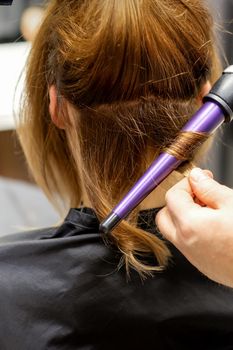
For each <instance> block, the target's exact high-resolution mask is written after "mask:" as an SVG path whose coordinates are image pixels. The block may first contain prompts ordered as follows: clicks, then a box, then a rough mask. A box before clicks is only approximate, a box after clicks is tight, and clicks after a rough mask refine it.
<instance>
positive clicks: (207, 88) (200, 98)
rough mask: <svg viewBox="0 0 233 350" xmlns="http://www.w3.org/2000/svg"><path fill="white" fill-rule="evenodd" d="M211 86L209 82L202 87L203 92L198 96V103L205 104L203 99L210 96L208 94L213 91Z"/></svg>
mask: <svg viewBox="0 0 233 350" xmlns="http://www.w3.org/2000/svg"><path fill="white" fill-rule="evenodd" d="M211 87H212V86H211V84H210V81H209V80H207V82H206V83H205V84H204V85H203V86H202V89H201V92H200V94H199V95H198V97H197V101H198V103H200V104H202V103H203V97H204V96H206V95H208V93H209V92H210V90H211Z"/></svg>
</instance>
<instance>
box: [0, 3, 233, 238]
mask: <svg viewBox="0 0 233 350" xmlns="http://www.w3.org/2000/svg"><path fill="white" fill-rule="evenodd" d="M100 1H101V0H100ZM206 1H207V4H208V6H209V8H210V9H211V11H212V12H213V15H214V18H215V22H216V34H217V37H218V39H219V43H220V52H221V56H222V59H223V66H224V67H226V66H227V65H228V64H233V37H232V34H231V32H233V23H232V18H233V0H206ZM42 18H43V1H41V0H14V2H13V5H12V6H11V7H7V6H4V7H0V211H1V213H2V214H1V215H0V234H7V233H12V232H16V231H19V230H24V229H30V228H33V227H43V226H49V225H53V224H56V222H57V221H58V215H57V214H56V213H55V211H54V210H53V208H52V207H51V205H50V204H49V203H48V201H47V200H46V198H45V197H44V195H43V194H42V193H41V191H40V190H39V189H38V188H37V187H36V186H35V185H34V184H33V181H32V179H31V178H30V176H29V175H28V172H27V167H26V162H25V160H24V157H23V154H22V151H21V149H20V146H19V144H18V142H17V138H16V136H15V131H14V129H15V122H14V113H15V115H16V117H17V111H18V106H19V99H20V93H21V90H22V88H23V79H24V75H23V74H22V71H23V67H24V66H25V62H26V59H27V55H28V52H29V50H30V45H31V44H30V43H31V41H32V40H33V38H34V36H35V34H36V30H37V28H38V26H39V25H40V22H41V20H42ZM19 78H20V80H19ZM16 85H17V86H18V88H17V90H15V88H16ZM203 166H205V167H208V168H209V169H211V170H212V171H213V172H214V175H215V178H216V179H217V180H219V181H220V182H222V183H224V184H226V185H228V186H230V187H233V124H232V126H229V125H227V127H226V126H223V128H222V130H220V132H219V133H218V134H217V136H216V139H215V141H214V145H213V149H212V150H211V152H210V153H209V154H208V156H207V157H206V159H205V161H204V164H203Z"/></svg>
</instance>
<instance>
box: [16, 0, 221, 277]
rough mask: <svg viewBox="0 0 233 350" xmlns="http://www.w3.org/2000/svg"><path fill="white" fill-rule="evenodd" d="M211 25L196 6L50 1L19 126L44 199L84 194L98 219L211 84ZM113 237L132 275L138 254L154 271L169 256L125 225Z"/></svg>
mask: <svg viewBox="0 0 233 350" xmlns="http://www.w3.org/2000/svg"><path fill="white" fill-rule="evenodd" d="M212 27H213V24H212V20H211V18H210V15H209V13H208V11H207V10H206V9H205V7H204V5H203V3H202V1H201V0H101V1H99V0H52V1H50V4H49V6H48V10H47V15H46V16H45V20H44V22H43V24H42V26H41V29H40V31H39V33H38V35H37V38H36V40H35V42H34V45H33V48H32V52H31V56H30V59H29V64H28V68H27V80H26V84H27V86H26V99H25V105H24V108H25V109H24V113H23V116H22V120H21V125H20V126H19V135H20V139H21V142H22V144H23V148H24V150H25V153H26V156H27V159H28V161H29V165H30V167H31V169H32V171H33V173H34V176H35V178H36V180H37V181H38V183H39V184H40V185H41V186H42V187H43V188H44V190H45V191H46V193H47V194H48V195H50V197H53V198H54V197H57V196H58V195H60V197H61V198H62V199H63V201H65V202H66V203H68V205H69V206H78V205H80V203H81V201H82V199H83V194H85V195H87V198H88V202H89V203H90V205H91V206H92V207H93V208H94V209H95V210H96V212H97V214H98V216H99V218H100V219H102V218H103V217H104V216H105V215H106V214H107V213H108V212H109V210H110V209H111V208H112V206H114V205H115V204H116V202H117V201H118V200H119V199H120V198H121V197H122V195H123V194H124V193H125V192H126V191H127V190H128V189H129V188H130V187H131V186H132V184H133V183H134V182H135V181H136V180H137V178H138V177H139V176H140V175H141V174H142V173H143V172H144V171H145V169H146V167H147V166H148V165H149V163H150V161H151V160H152V156H153V157H154V156H155V155H157V154H158V153H159V152H160V151H161V150H162V149H164V148H165V147H166V146H167V145H168V144H169V143H171V141H172V140H173V139H174V137H175V136H176V134H177V133H178V132H179V130H180V129H181V127H182V126H183V125H184V123H185V122H186V121H187V120H188V118H189V117H190V116H191V114H192V113H193V112H194V110H195V109H196V108H197V99H198V96H199V95H200V94H201V91H202V89H203V86H204V85H205V83H206V82H207V81H208V80H210V81H213V80H214V79H215V74H216V69H217V68H218V67H217V66H218V63H217V58H216V53H215V49H214V44H213V37H212V30H213V29H212ZM49 92H50V93H49ZM49 97H51V98H52V100H53V101H52V102H51V101H50V98H49ZM54 100H56V103H54ZM49 111H50V112H51V114H52V117H53V118H52V119H53V120H54V121H55V123H53V122H52V120H51V117H50V113H49ZM55 124H56V125H55ZM130 220H131V221H132V222H133V221H134V218H133V217H131V218H130V219H129V222H130ZM112 237H113V239H114V240H115V242H116V243H117V244H118V246H119V248H120V249H121V250H122V251H123V253H124V257H125V259H126V262H127V263H131V265H133V266H134V267H136V268H137V269H138V270H139V271H140V270H141V271H143V270H145V269H146V267H143V264H142V263H140V262H139V261H137V260H136V258H135V253H136V252H150V251H153V252H154V253H155V255H156V257H157V260H158V262H159V263H160V264H164V263H165V261H166V257H167V256H168V251H167V249H166V247H165V245H164V243H163V242H161V241H159V240H158V239H157V238H155V236H152V235H149V234H145V233H143V231H140V230H138V229H136V228H132V226H131V225H130V224H129V223H128V224H127V223H123V226H121V227H120V228H119V229H118V232H115V233H113V234H112ZM148 269H150V268H148Z"/></svg>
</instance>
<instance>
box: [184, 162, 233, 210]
mask: <svg viewBox="0 0 233 350" xmlns="http://www.w3.org/2000/svg"><path fill="white" fill-rule="evenodd" d="M189 183H190V186H191V188H192V191H193V193H194V194H195V196H196V197H197V198H198V199H199V200H200V201H201V202H202V203H203V204H205V205H206V206H208V207H211V208H213V209H219V208H221V207H224V206H226V205H229V202H230V203H232V204H233V191H232V190H231V189H230V188H228V187H226V186H223V185H220V184H219V183H218V182H217V181H215V180H213V179H212V178H211V177H209V176H208V175H207V173H206V172H204V171H203V170H201V169H199V168H194V169H192V170H191V172H190V174H189Z"/></svg>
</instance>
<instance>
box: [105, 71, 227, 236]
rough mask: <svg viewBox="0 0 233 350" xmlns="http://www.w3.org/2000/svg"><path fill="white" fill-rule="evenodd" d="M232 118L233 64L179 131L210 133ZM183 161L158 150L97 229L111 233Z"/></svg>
mask: <svg viewBox="0 0 233 350" xmlns="http://www.w3.org/2000/svg"><path fill="white" fill-rule="evenodd" d="M232 118H233V66H229V67H228V68H227V69H226V70H225V71H224V72H223V74H222V76H221V78H220V79H219V80H218V81H217V82H216V83H215V84H214V86H213V88H212V89H211V91H210V93H209V94H208V95H207V96H205V97H204V98H203V106H202V107H201V108H200V109H199V110H198V111H197V112H196V113H195V114H194V115H193V116H192V117H191V119H190V120H189V121H188V122H187V123H186V124H185V126H184V127H183V128H182V130H181V131H183V132H195V133H208V134H212V133H214V132H215V130H216V129H218V128H219V126H220V125H222V124H223V123H224V122H230V121H231V120H232ZM182 162H183V160H180V159H177V158H176V157H175V156H173V155H171V154H169V153H168V152H166V151H165V152H163V153H161V154H160V155H159V156H158V157H157V158H156V159H155V160H154V162H153V163H152V164H151V166H150V167H149V168H148V169H147V171H146V172H145V173H144V175H143V176H142V177H141V178H140V179H139V180H138V181H137V182H136V183H135V185H134V186H133V187H132V188H131V190H130V191H129V192H128V193H127V194H126V196H125V197H124V198H123V199H122V200H121V201H120V202H119V203H118V204H117V205H116V206H115V208H114V209H113V210H112V212H111V213H110V214H109V215H108V216H107V218H106V219H105V220H103V221H102V222H101V224H100V231H101V232H103V233H108V232H111V231H112V230H113V229H114V228H116V226H117V225H118V224H119V223H120V222H121V221H122V220H123V219H125V218H126V217H127V216H128V215H129V214H130V212H131V211H132V210H133V209H135V208H136V207H137V206H138V205H139V204H140V203H141V202H142V201H143V200H144V199H145V198H146V197H147V196H148V195H149V194H150V193H151V192H152V191H153V190H154V189H155V188H156V187H157V186H158V185H159V184H160V183H161V182H162V181H163V180H164V179H165V178H166V177H167V176H168V175H169V174H170V173H171V172H172V171H173V170H175V169H176V168H177V167H178V166H179V165H180V164H181V163H182Z"/></svg>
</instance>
